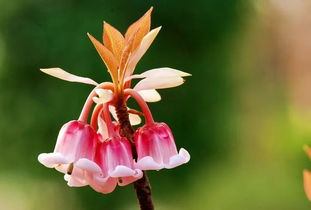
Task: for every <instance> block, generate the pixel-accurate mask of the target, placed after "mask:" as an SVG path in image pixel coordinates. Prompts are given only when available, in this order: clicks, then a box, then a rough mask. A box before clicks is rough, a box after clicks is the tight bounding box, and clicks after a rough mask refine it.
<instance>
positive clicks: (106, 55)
mask: <svg viewBox="0 0 311 210" xmlns="http://www.w3.org/2000/svg"><path fill="white" fill-rule="evenodd" d="M87 35H88V36H89V38H90V40H91V41H92V43H93V45H94V47H95V48H96V50H97V52H98V54H99V55H100V57H101V58H102V60H103V61H104V63H105V65H106V66H107V68H108V71H109V72H110V74H111V76H112V79H113V81H117V78H118V63H117V60H116V58H115V57H114V55H113V54H112V53H111V52H110V51H109V50H108V49H107V48H106V47H105V46H104V45H103V44H102V43H100V42H99V41H98V40H97V39H95V38H94V37H93V36H92V35H91V34H89V33H87Z"/></svg>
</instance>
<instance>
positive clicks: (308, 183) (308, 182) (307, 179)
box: [303, 146, 311, 201]
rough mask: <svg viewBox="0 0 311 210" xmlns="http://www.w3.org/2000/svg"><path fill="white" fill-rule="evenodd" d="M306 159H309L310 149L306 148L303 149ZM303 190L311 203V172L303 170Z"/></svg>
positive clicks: (310, 155)
mask: <svg viewBox="0 0 311 210" xmlns="http://www.w3.org/2000/svg"><path fill="white" fill-rule="evenodd" d="M304 150H305V151H306V153H307V155H308V157H309V158H310V159H311V148H310V147H308V146H305V147H304ZM303 180H304V188H305V192H306V195H307V197H308V199H309V200H310V201H311V171H309V170H307V169H305V170H304V171H303Z"/></svg>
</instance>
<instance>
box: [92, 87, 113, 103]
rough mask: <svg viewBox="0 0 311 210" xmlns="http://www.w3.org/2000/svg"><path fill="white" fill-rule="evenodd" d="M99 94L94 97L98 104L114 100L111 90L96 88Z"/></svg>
mask: <svg viewBox="0 0 311 210" xmlns="http://www.w3.org/2000/svg"><path fill="white" fill-rule="evenodd" d="M95 92H96V94H97V95H98V97H97V96H94V97H93V98H92V99H93V101H94V102H95V103H97V104H104V103H107V102H109V101H111V100H112V98H113V93H112V91H111V90H106V89H96V90H95Z"/></svg>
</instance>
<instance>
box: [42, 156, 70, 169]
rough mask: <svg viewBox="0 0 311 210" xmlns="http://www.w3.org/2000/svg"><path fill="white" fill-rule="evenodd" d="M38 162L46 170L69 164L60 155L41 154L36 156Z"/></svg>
mask: <svg viewBox="0 0 311 210" xmlns="http://www.w3.org/2000/svg"><path fill="white" fill-rule="evenodd" d="M38 161H39V162H40V163H41V164H43V165H44V166H46V167H48V168H54V167H56V166H58V165H61V164H68V163H69V161H68V160H67V159H66V158H65V157H64V156H63V155H62V154H61V153H42V154H40V155H39V156H38Z"/></svg>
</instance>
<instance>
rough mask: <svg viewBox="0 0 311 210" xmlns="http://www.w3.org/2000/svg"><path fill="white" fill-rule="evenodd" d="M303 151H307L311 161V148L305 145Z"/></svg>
mask: <svg viewBox="0 0 311 210" xmlns="http://www.w3.org/2000/svg"><path fill="white" fill-rule="evenodd" d="M303 149H304V150H305V152H306V153H307V155H308V156H309V158H310V159H311V148H310V147H308V146H307V145H305V146H304V147H303Z"/></svg>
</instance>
